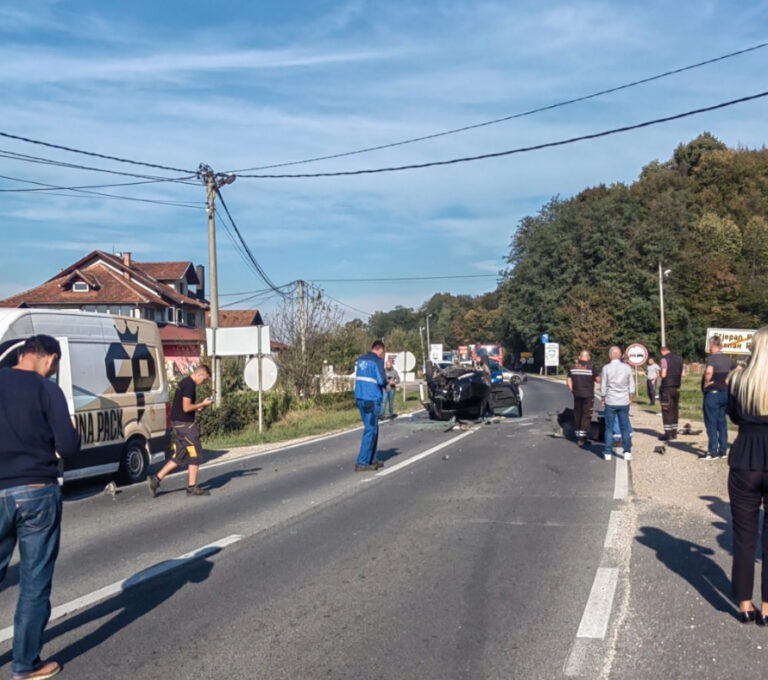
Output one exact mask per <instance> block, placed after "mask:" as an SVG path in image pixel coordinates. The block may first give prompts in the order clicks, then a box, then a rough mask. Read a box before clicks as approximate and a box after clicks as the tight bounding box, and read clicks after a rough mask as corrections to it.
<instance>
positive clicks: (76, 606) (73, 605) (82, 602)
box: [0, 534, 243, 642]
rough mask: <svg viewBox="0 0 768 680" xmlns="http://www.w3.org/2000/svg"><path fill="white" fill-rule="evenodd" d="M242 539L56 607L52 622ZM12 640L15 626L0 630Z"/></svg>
mask: <svg viewBox="0 0 768 680" xmlns="http://www.w3.org/2000/svg"><path fill="white" fill-rule="evenodd" d="M242 538H243V537H242V536H241V535H240V534H232V535H231V536H226V537H225V538H222V539H220V540H218V541H214V542H213V543H209V544H208V545H204V546H203V547H201V548H197V550H193V551H192V552H188V553H184V554H183V555H179V557H176V558H175V559H172V560H166V561H165V562H160V563H159V564H155V565H153V566H151V567H149V568H148V569H145V570H144V571H140V572H139V573H137V574H134V575H133V576H129V577H128V578H125V579H123V580H122V581H117V582H116V583H112V584H111V585H108V586H105V587H104V588H100V589H99V590H95V591H93V592H92V593H89V594H88V595H83V596H82V597H78V598H77V599H74V600H71V601H70V602H67V603H65V604H62V605H59V606H58V607H54V608H53V609H52V610H51V618H50V620H51V621H55V620H56V619H60V618H62V617H64V616H67V615H69V614H72V613H73V612H76V611H78V610H80V609H84V608H85V607H88V606H90V605H92V604H95V603H96V602H100V601H101V600H106V599H107V598H108V597H112V596H113V595H118V594H120V593H123V592H125V591H126V590H128V589H129V588H133V587H134V586H137V585H139V584H140V583H146V582H147V581H149V580H151V579H153V578H157V577H158V576H160V575H162V574H167V573H168V572H170V571H174V570H175V569H179V568H180V567H183V566H185V565H187V564H189V563H190V562H194V561H195V560H199V559H202V558H204V557H208V556H209V555H214V554H215V553H217V552H218V551H219V550H221V549H222V548H226V547H227V546H228V545H232V544H233V543H237V542H238V541H239V540H241V539H242ZM12 638H13V626H8V627H7V628H3V629H2V630H0V642H4V641H5V640H10V639H12Z"/></svg>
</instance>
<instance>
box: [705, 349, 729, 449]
mask: <svg viewBox="0 0 768 680" xmlns="http://www.w3.org/2000/svg"><path fill="white" fill-rule="evenodd" d="M722 348H723V344H722V341H721V340H720V336H719V335H715V336H713V337H712V339H711V340H710V341H709V356H708V357H707V367H706V368H705V369H704V375H703V376H702V378H701V390H702V392H704V402H703V408H704V425H705V427H706V428H707V439H708V442H707V444H708V445H707V455H706V456H704V458H703V460H715V458H725V455H726V450H727V449H728V421H727V420H726V417H725V415H726V413H725V412H726V409H727V407H728V382H727V381H728V374H729V373H730V372H731V371H732V370H733V369H734V368H736V362H735V361H734V360H733V359H731V357H729V356H726V355H725V354H723V353H722V352H721V351H720V350H721V349H722Z"/></svg>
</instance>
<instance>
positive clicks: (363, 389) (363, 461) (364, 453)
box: [355, 340, 387, 472]
mask: <svg viewBox="0 0 768 680" xmlns="http://www.w3.org/2000/svg"><path fill="white" fill-rule="evenodd" d="M386 384H387V378H386V372H385V370H384V343H383V342H382V341H381V340H377V341H376V342H374V343H373V345H371V351H370V352H368V353H367V354H363V356H361V357H360V358H359V359H358V360H357V366H356V368H355V399H356V400H357V407H358V408H359V409H360V417H361V418H362V419H363V440H362V442H360V454H359V455H358V456H357V463H356V465H355V472H361V471H363V470H378V469H379V468H381V467H384V463H382V462H381V461H380V460H379V459H378V458H377V457H376V445H377V444H378V442H379V411H380V410H381V397H382V389H383V388H384V386H385V385H386Z"/></svg>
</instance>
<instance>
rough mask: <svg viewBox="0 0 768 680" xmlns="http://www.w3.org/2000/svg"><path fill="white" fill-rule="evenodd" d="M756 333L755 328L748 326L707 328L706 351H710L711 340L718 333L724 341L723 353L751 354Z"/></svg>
mask: <svg viewBox="0 0 768 680" xmlns="http://www.w3.org/2000/svg"><path fill="white" fill-rule="evenodd" d="M754 334H755V331H754V330H749V329H746V328H707V345H706V351H707V352H708V351H709V341H710V340H711V339H712V338H713V337H714V336H715V335H717V336H719V338H720V341H721V342H722V343H723V349H722V352H723V354H746V355H749V354H750V353H751V351H750V345H751V343H752V336H753V335H754Z"/></svg>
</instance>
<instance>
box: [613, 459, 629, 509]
mask: <svg viewBox="0 0 768 680" xmlns="http://www.w3.org/2000/svg"><path fill="white" fill-rule="evenodd" d="M628 492H629V468H628V466H627V461H626V460H624V459H623V458H617V459H616V482H615V484H614V486H613V498H614V500H623V499H625V498H626V497H627V493H628Z"/></svg>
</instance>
